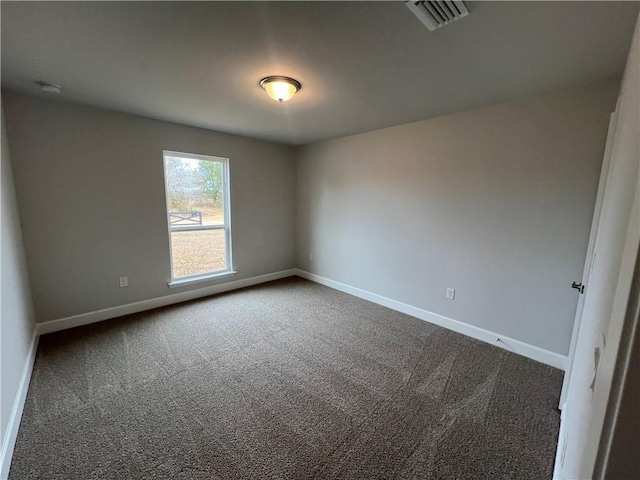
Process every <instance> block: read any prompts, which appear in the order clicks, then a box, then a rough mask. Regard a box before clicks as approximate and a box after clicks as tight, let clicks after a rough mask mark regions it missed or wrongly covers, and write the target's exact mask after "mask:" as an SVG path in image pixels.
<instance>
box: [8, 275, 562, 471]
mask: <svg viewBox="0 0 640 480" xmlns="http://www.w3.org/2000/svg"><path fill="white" fill-rule="evenodd" d="M561 380H562V376H561V372H560V371H558V370H555V369H553V368H550V367H547V366H544V365H542V364H539V363H536V362H533V361H530V360H527V359H525V358H522V357H520V356H517V355H515V354H512V353H509V352H507V351H505V350H501V349H499V348H497V347H493V346H490V345H486V344H484V343H481V342H478V341H475V340H472V339H470V338H467V337H464V336H462V335H459V334H456V333H453V332H450V331H447V330H444V329H442V328H439V327H436V326H433V325H430V324H428V323H426V322H423V321H421V320H417V319H415V318H412V317H409V316H407V315H403V314H400V313H397V312H394V311H392V310H388V309H386V308H384V307H380V306H378V305H375V304H372V303H369V302H366V301H364V300H360V299H358V298H355V297H351V296H349V295H346V294H343V293H341V292H337V291H335V290H332V289H329V288H326V287H323V286H320V285H317V284H314V283H311V282H308V281H306V280H302V279H299V278H295V277H294V278H290V279H285V280H282V281H277V282H271V283H268V284H264V285H261V286H257V287H252V288H249V289H245V290H239V291H236V292H232V293H227V294H222V295H218V296H215V297H209V298H206V299H202V300H197V301H193V302H190V303H186V304H182V305H176V306H172V307H167V308H163V309H158V310H154V311H150V312H145V313H141V314H137V315H130V316H128V317H123V318H120V319H114V320H108V321H105V322H102V323H98V324H94V325H89V326H86V327H81V328H76V329H73V330H68V331H64V332H59V333H55V334H50V335H46V336H44V337H42V338H41V339H40V346H39V348H38V355H37V359H36V364H35V369H34V372H33V377H32V380H31V385H30V388H29V393H28V398H27V403H26V406H25V412H24V416H23V419H22V424H21V427H20V431H19V434H18V441H17V445H16V449H15V454H14V457H13V463H12V466H11V472H10V479H11V480H20V479H36V478H37V479H65V480H68V479H83V480H85V479H172V478H181V479H310V478H317V479H329V478H331V479H367V480H371V479H377V478H384V479H473V480H478V479H492V480H495V479H550V478H551V476H552V468H553V458H554V451H555V447H556V438H557V433H558V424H559V414H558V411H557V410H556V405H557V403H558V396H559V392H560V386H561Z"/></svg>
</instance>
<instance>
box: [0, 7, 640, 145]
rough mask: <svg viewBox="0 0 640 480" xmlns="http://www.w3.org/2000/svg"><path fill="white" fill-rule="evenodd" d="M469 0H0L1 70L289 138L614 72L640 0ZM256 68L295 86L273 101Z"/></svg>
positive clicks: (86, 98) (71, 95)
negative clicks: (424, 3)
mask: <svg viewBox="0 0 640 480" xmlns="http://www.w3.org/2000/svg"><path fill="white" fill-rule="evenodd" d="M467 5H468V6H469V10H470V11H471V14H470V15H469V16H468V17H466V18H463V19H461V20H460V21H458V22H456V23H453V24H451V25H449V26H446V27H444V28H442V29H440V30H436V31H434V32H429V31H428V30H427V29H426V28H425V27H424V26H423V25H422V23H420V21H419V20H418V19H417V18H416V17H414V16H413V14H412V13H411V12H410V11H409V9H408V8H406V6H405V5H404V3H403V2H398V1H396V2H194V3H191V2H6V1H3V2H2V4H1V9H2V12H1V13H2V85H3V87H7V88H14V89H19V90H24V91H30V92H34V93H38V94H40V93H39V92H38V88H37V87H36V86H35V85H34V83H33V81H34V80H46V81H49V82H52V83H56V84H60V85H62V87H63V93H62V95H58V96H55V98H59V99H64V100H68V101H74V102H81V103H87V104H92V105H97V106H101V107H105V108H110V109H114V110H119V111H123V112H130V113H134V114H138V115H144V116H148V117H153V118H158V119H164V120H170V121H173V122H178V123H183V124H187V125H194V126H198V127H204V128H210V129H214V130H219V131H223V132H230V133H237V134H241V135H247V136H251V137H256V138H263V139H269V140H274V141H279V142H285V143H289V144H295V145H299V144H305V143H309V142H314V141H318V140H323V139H326V138H332V137H338V136H343V135H348V134H353V133H359V132H364V131H369V130H374V129H377V128H382V127H387V126H391V125H398V124H402V123H407V122H411V121H415V120H420V119H424V118H429V117H434V116H437V115H442V114H446V113H451V112H454V111H460V110H464V109H469V108H474V107H478V106H482V105H487V104H491V103H496V102H501V101H505V100H509V99H512V98H516V97H520V96H525V95H530V94H533V93H536V92H539V91H543V90H549V89H555V88H561V87H565V86H569V85H572V84H577V83H582V82H589V81H594V80H598V79H604V78H616V77H619V76H620V75H621V73H622V69H623V67H624V63H625V59H626V55H627V52H628V49H629V45H630V42H631V35H632V31H633V27H634V24H635V21H636V18H637V15H638V7H639V3H638V2H574V1H570V2H467ZM267 75H288V76H291V77H294V78H296V79H298V80H299V81H300V82H301V83H302V85H303V87H302V90H301V91H300V92H299V93H298V94H297V95H296V96H295V97H294V98H293V99H292V100H291V101H289V102H287V103H284V104H278V103H276V102H274V101H273V100H271V99H270V98H268V97H267V95H266V94H265V93H264V91H263V90H262V89H261V88H260V87H259V86H258V81H259V80H260V79H261V78H262V77H264V76H267ZM42 95H45V94H42ZM49 95H51V94H49Z"/></svg>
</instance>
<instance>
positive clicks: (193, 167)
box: [163, 151, 232, 281]
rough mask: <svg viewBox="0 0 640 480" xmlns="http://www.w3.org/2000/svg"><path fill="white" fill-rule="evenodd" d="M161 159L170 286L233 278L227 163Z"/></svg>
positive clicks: (189, 157) (174, 155)
mask: <svg viewBox="0 0 640 480" xmlns="http://www.w3.org/2000/svg"><path fill="white" fill-rule="evenodd" d="M163 153H164V176H165V193H166V207H167V226H168V230H169V244H170V260H171V279H172V281H176V280H180V281H183V280H188V279H199V278H206V277H208V276H216V275H220V274H224V273H227V272H231V271H232V262H231V229H230V214H229V160H228V159H226V158H220V157H212V156H206V155H195V154H189V153H179V152H170V151H165V152H163Z"/></svg>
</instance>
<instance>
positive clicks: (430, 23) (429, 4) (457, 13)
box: [406, 0, 469, 31]
mask: <svg viewBox="0 0 640 480" xmlns="http://www.w3.org/2000/svg"><path fill="white" fill-rule="evenodd" d="M406 5H407V7H409V10H411V11H412V12H413V14H414V15H415V16H416V17H418V19H419V20H420V21H421V22H422V23H424V24H425V25H426V26H427V28H428V29H429V30H431V31H433V30H436V29H438V28H440V27H444V26H445V25H447V24H449V23H451V22H455V21H456V20H459V19H461V18H462V17H466V16H467V15H469V10H467V7H466V5H465V4H464V2H462V1H459V0H444V1H418V2H416V1H415V0H409V1H408V2H407V3H406Z"/></svg>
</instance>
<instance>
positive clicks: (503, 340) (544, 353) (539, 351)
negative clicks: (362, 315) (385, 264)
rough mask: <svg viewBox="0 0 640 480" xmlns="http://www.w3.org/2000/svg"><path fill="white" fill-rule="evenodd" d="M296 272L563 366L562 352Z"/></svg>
mask: <svg viewBox="0 0 640 480" xmlns="http://www.w3.org/2000/svg"><path fill="white" fill-rule="evenodd" d="M296 275H298V276H299V277H302V278H306V279H307V280H311V281H313V282H316V283H320V284H322V285H326V286H327V287H331V288H334V289H336V290H340V291H341V292H345V293H348V294H350V295H353V296H355V297H359V298H363V299H365V300H368V301H370V302H373V303H377V304H378V305H382V306H385V307H387V308H391V309H392V310H396V311H398V312H402V313H406V314H407V315H411V316H412V317H416V318H419V319H421V320H425V321H427V322H429V323H433V324H434V325H438V326H440V327H444V328H446V329H449V330H453V331H454V332H457V333H461V334H463V335H467V336H469V337H472V338H475V339H476V340H480V341H482V342H486V343H490V344H492V345H496V346H498V347H500V348H504V349H505V350H509V351H511V352H513V353H517V354H519V355H522V356H524V357H527V358H530V359H532V360H535V361H537V362H540V363H544V364H545V365H550V366H552V367H555V368H558V369H560V370H565V368H566V361H567V357H566V356H564V355H560V354H558V353H555V352H551V351H549V350H545V349H543V348H540V347H536V346H534V345H529V344H527V343H524V342H521V341H519V340H514V339H513V338H509V337H505V336H504V335H500V334H497V333H494V332H491V331H489V330H485V329H483V328H480V327H475V326H473V325H469V324H468V323H464V322H460V321H458V320H454V319H453V318H449V317H445V316H443V315H439V314H437V313H433V312H430V311H428V310H424V309H422V308H419V307H414V306H413V305H409V304H406V303H402V302H398V301H397V300H393V299H391V298H387V297H383V296H381V295H378V294H375V293H372V292H368V291H366V290H362V289H361V288H356V287H352V286H350V285H346V284H344V283H340V282H336V281H335V280H331V279H329V278H325V277H322V276H320V275H316V274H315V273H309V272H307V271H305V270H300V269H296Z"/></svg>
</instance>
